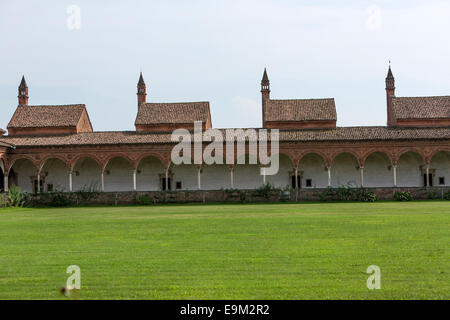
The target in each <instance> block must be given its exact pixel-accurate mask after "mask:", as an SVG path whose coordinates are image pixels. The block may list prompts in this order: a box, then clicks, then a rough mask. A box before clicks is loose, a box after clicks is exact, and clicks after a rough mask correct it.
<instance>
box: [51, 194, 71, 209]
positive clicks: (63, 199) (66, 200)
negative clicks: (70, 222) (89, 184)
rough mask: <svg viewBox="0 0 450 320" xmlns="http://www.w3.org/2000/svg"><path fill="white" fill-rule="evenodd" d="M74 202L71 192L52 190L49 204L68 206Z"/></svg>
mask: <svg viewBox="0 0 450 320" xmlns="http://www.w3.org/2000/svg"><path fill="white" fill-rule="evenodd" d="M72 204H73V202H72V200H71V199H70V195H69V194H65V193H63V192H52V193H50V202H49V204H48V205H49V206H51V207H67V206H70V205H72Z"/></svg>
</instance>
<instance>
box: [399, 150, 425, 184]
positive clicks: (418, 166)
mask: <svg viewBox="0 0 450 320" xmlns="http://www.w3.org/2000/svg"><path fill="white" fill-rule="evenodd" d="M425 171H426V168H425V161H424V160H423V157H422V156H421V155H420V154H418V153H416V152H413V151H409V152H406V153H403V154H402V155H401V156H400V158H399V159H398V164H397V186H398V187H423V186H424V185H425V184H424V182H423V180H424V177H423V176H424V174H425Z"/></svg>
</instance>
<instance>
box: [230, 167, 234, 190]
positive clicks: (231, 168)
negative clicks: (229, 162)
mask: <svg viewBox="0 0 450 320" xmlns="http://www.w3.org/2000/svg"><path fill="white" fill-rule="evenodd" d="M230 188H231V189H234V167H233V166H231V167H230Z"/></svg>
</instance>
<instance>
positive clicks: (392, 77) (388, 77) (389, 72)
mask: <svg viewBox="0 0 450 320" xmlns="http://www.w3.org/2000/svg"><path fill="white" fill-rule="evenodd" d="M386 79H394V75H393V74H392V70H391V65H390V64H389V70H388V74H387V77H386Z"/></svg>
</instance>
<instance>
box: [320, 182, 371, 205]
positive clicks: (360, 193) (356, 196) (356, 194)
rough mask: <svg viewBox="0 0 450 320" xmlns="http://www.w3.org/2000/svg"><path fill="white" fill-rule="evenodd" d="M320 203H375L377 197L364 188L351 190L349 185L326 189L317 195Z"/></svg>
mask: <svg viewBox="0 0 450 320" xmlns="http://www.w3.org/2000/svg"><path fill="white" fill-rule="evenodd" d="M318 196H319V199H320V201H362V202H374V201H377V200H378V198H377V195H376V194H375V193H373V192H371V191H367V190H366V189H364V188H352V187H351V186H350V185H346V186H340V187H338V188H332V187H328V188H327V189H325V190H324V191H322V192H320V193H319V194H318Z"/></svg>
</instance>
